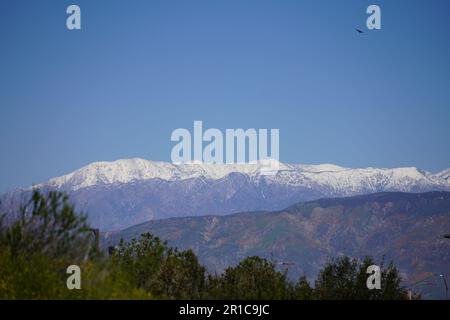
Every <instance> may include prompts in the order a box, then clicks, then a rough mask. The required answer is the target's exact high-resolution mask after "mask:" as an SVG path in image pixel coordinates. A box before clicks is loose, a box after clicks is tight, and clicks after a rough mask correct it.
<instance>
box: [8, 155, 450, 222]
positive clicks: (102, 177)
mask: <svg viewBox="0 0 450 320" xmlns="http://www.w3.org/2000/svg"><path fill="white" fill-rule="evenodd" d="M279 167H280V171H279V172H278V173H277V174H276V175H274V176H270V175H269V176H267V175H261V164H259V163H255V164H240V165H235V164H231V165H228V164H227V165H208V164H185V165H175V164H171V163H166V162H154V161H147V160H143V159H129V160H118V161H114V162H97V163H93V164H90V165H88V166H86V167H84V168H81V169H80V170H77V171H75V172H73V173H70V174H68V175H66V176H63V177H58V178H55V179H52V180H50V181H48V182H46V183H43V184H41V185H39V186H38V187H41V188H44V189H59V190H65V191H67V192H69V193H70V195H71V199H72V200H73V201H74V203H75V204H76V205H77V207H78V208H79V209H83V210H84V211H86V212H87V213H88V214H89V220H90V223H91V224H92V225H93V226H95V227H98V228H100V229H101V230H120V229H123V228H125V227H128V226H132V225H135V224H138V223H141V222H145V221H148V220H151V219H161V218H169V217H181V216H199V215H205V214H217V215H223V214H230V213H234V212H239V211H255V210H279V209H282V208H285V207H287V206H289V205H291V204H293V203H296V202H299V201H308V200H314V199H318V198H323V197H344V196H353V195H358V194H368V193H375V192H382V191H402V192H426V191H432V190H443V191H450V184H449V182H448V181H447V179H445V176H440V175H439V174H438V175H433V174H431V173H428V172H424V171H421V170H419V169H417V168H396V169H379V168H366V169H350V168H343V167H339V166H336V165H332V164H322V165H300V164H283V163H280V164H279ZM18 194H20V192H19V193H16V194H15V195H13V197H14V196H16V197H17V196H18ZM3 198H4V199H3V200H4V201H3V203H8V202H10V201H6V200H7V199H5V197H3ZM6 198H7V197H6ZM22 198H23V197H22Z"/></svg>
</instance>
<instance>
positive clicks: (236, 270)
mask: <svg viewBox="0 0 450 320" xmlns="http://www.w3.org/2000/svg"><path fill="white" fill-rule="evenodd" d="M212 292H215V294H216V295H217V294H218V296H216V298H222V299H244V300H248V299H262V300H268V299H274V300H275V299H289V298H291V297H292V294H293V288H292V286H291V284H290V283H289V281H287V279H286V273H281V272H279V271H277V270H276V269H275V265H274V263H272V262H269V261H267V260H265V259H262V258H260V257H249V258H246V259H244V260H243V261H241V263H239V264H238V265H237V266H236V267H230V268H227V269H226V270H225V272H224V274H223V275H222V276H221V277H220V278H219V279H218V280H216V281H214V280H213V285H212Z"/></svg>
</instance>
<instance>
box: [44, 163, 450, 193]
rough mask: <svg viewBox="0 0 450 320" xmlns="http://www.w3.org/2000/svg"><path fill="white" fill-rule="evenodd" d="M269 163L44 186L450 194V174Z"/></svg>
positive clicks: (109, 166) (114, 172)
mask: <svg viewBox="0 0 450 320" xmlns="http://www.w3.org/2000/svg"><path fill="white" fill-rule="evenodd" d="M264 165H267V163H261V162H255V163H250V164H218V165H215V164H205V163H191V164H172V163H168V162H161V161H149V160H144V159H140V158H134V159H123V160H117V161H112V162H94V163H91V164H89V165H87V166H85V167H83V168H81V169H79V170H77V171H75V172H72V173H70V174H68V175H65V176H62V177H58V178H54V179H52V180H50V181H48V182H47V183H43V184H41V185H39V186H38V187H40V186H46V187H53V188H64V189H69V190H79V189H83V188H87V187H91V186H95V185H105V184H124V183H130V182H134V181H145V180H150V179H161V180H165V181H179V180H186V179H192V178H204V179H209V180H218V179H222V178H225V177H226V176H228V175H229V174H231V173H240V174H243V175H246V176H247V177H249V178H250V179H252V180H255V181H259V180H261V179H264V180H265V181H267V182H269V183H276V184H280V185H290V186H305V187H311V186H314V185H315V186H317V185H319V186H322V187H326V188H330V189H332V190H336V192H340V193H344V194H346V193H349V194H353V193H354V192H358V190H361V189H364V190H369V191H370V190H374V191H378V190H380V189H383V190H397V191H413V190H415V189H423V188H425V189H430V188H433V186H434V187H435V188H436V189H439V190H441V189H442V190H449V189H450V181H449V176H450V170H448V171H447V172H442V173H439V174H436V175H433V174H431V173H428V172H425V171H421V170H419V169H417V168H415V167H410V168H394V169H380V168H364V169H351V168H344V167H340V166H337V165H334V164H319V165H304V164H284V163H277V165H278V166H279V172H278V174H276V175H275V176H263V175H261V170H262V168H263V166H264Z"/></svg>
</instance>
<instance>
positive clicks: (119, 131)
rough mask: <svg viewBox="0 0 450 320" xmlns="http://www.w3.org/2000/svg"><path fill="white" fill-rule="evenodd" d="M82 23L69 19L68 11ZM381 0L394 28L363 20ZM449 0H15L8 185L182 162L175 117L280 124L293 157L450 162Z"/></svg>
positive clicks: (1, 32) (8, 30) (6, 99)
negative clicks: (175, 154)
mask: <svg viewBox="0 0 450 320" xmlns="http://www.w3.org/2000/svg"><path fill="white" fill-rule="evenodd" d="M72 3H73V4H77V5H79V6H80V7H81V10H82V30H81V31H68V30H67V29H66V24H65V21H66V17H67V15H66V13H65V11H66V8H67V6H68V5H69V4H72ZM370 4H378V5H379V6H380V7H381V10H382V30H380V31H368V30H366V32H365V33H364V34H358V33H356V31H355V30H354V28H355V27H358V28H362V29H364V28H365V21H366V18H367V15H366V13H365V10H366V8H367V6H368V5H370ZM449 12H450V2H448V1H445V0H441V1H439V0H433V1H362V0H354V1H331V0H330V1H317V0H316V1H313V0H311V1H300V0H295V1H289V0H283V1H279V0H278V1H276V0H273V1H265V0H227V1H225V0H208V1H206V0H191V1H174V0H158V1H157V0H148V1H138V0H132V1H114V0H109V1H103V0H95V1H84V0H72V1H62V0H53V1H50V0H47V1H45V0H40V1H22V0H14V1H12V0H8V1H2V6H1V10H0V39H1V42H2V43H1V47H0V150H1V151H0V152H1V153H0V155H1V157H0V191H6V190H8V189H10V188H13V187H18V186H27V185H31V184H33V183H38V182H41V181H44V180H46V179H48V178H51V177H54V176H57V175H62V174H65V173H68V172H70V171H72V170H75V169H77V168H79V167H81V166H83V165H86V164H88V163H90V162H93V161H99V160H115V159H119V158H131V157H143V158H146V159H151V160H166V161H170V151H171V149H172V147H173V145H174V143H171V142H170V134H171V132H172V131H173V130H174V129H176V128H189V129H191V130H192V126H193V121H194V120H202V121H203V122H204V126H205V127H207V128H220V129H225V128H279V129H280V158H281V159H280V160H281V161H284V162H291V163H336V164H338V165H343V166H349V167H368V166H379V167H398V166H417V167H419V168H422V169H425V170H429V171H433V172H436V171H440V170H442V169H445V168H448V167H450V144H449V137H450V59H449V57H450V42H449V39H450V19H449V18H448V13H449Z"/></svg>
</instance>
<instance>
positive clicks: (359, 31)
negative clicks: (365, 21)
mask: <svg viewBox="0 0 450 320" xmlns="http://www.w3.org/2000/svg"><path fill="white" fill-rule="evenodd" d="M355 30H356V31H357V32H358V33H364V31H362V30H361V29H358V28H355Z"/></svg>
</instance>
